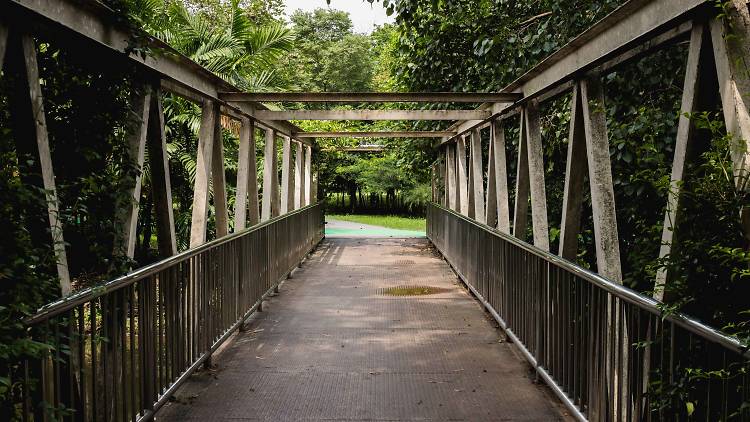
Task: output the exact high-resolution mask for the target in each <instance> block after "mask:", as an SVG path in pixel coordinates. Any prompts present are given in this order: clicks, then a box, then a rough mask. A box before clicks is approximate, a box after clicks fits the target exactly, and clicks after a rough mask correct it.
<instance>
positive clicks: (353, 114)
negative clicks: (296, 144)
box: [255, 110, 490, 120]
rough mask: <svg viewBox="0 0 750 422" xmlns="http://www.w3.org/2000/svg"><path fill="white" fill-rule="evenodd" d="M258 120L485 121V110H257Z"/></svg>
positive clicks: (487, 112) (487, 113) (486, 112)
mask: <svg viewBox="0 0 750 422" xmlns="http://www.w3.org/2000/svg"><path fill="white" fill-rule="evenodd" d="M255 117H256V118H258V119H260V120H470V119H486V118H488V117H490V112H489V111H485V110H285V111H269V110H258V111H256V112H255Z"/></svg>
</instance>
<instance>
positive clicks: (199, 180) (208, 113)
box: [190, 101, 219, 248]
mask: <svg viewBox="0 0 750 422" xmlns="http://www.w3.org/2000/svg"><path fill="white" fill-rule="evenodd" d="M218 120H219V110H218V107H217V105H216V104H215V103H214V102H213V101H206V102H205V103H204V104H203V110H202V112H201V126H200V132H199V134H198V157H197V159H196V165H195V185H194V188H193V215H192V220H191V224H190V247H191V248H194V247H196V246H200V245H202V244H204V243H205V242H206V228H207V226H208V224H207V220H208V200H209V181H210V180H211V171H212V169H213V166H212V164H211V160H212V158H213V155H214V142H215V141H216V139H215V137H216V125H217V124H218Z"/></svg>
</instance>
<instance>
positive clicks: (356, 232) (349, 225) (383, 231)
mask: <svg viewBox="0 0 750 422" xmlns="http://www.w3.org/2000/svg"><path fill="white" fill-rule="evenodd" d="M326 237H328V238H337V237H370V238H374V237H378V238H380V237H393V238H406V237H425V232H424V230H422V231H416V230H398V229H391V228H388V227H382V226H373V225H370V224H363V223H354V222H351V221H343V220H334V219H332V218H330V217H326Z"/></svg>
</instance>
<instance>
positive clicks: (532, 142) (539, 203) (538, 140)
mask: <svg viewBox="0 0 750 422" xmlns="http://www.w3.org/2000/svg"><path fill="white" fill-rule="evenodd" d="M525 117H526V125H525V126H526V142H527V147H528V149H527V150H528V154H529V157H528V168H529V192H530V193H531V224H532V228H533V233H534V246H536V247H538V248H540V249H543V250H545V251H549V224H548V222H547V192H546V188H545V184H544V156H543V150H542V131H541V127H540V123H539V104H538V103H537V102H536V101H532V102H531V103H530V104H528V105H527V106H526V113H525Z"/></svg>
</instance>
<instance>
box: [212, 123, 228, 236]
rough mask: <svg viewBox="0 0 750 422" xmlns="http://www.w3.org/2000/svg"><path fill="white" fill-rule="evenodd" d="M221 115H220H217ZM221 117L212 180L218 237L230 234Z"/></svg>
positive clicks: (216, 137)
mask: <svg viewBox="0 0 750 422" xmlns="http://www.w3.org/2000/svg"><path fill="white" fill-rule="evenodd" d="M217 117H219V116H217ZM220 120H221V119H220V118H217V119H216V131H215V133H214V153H213V159H212V160H211V167H212V169H211V180H212V182H213V195H214V212H215V213H216V216H215V217H216V238H217V239H218V238H220V237H224V236H226V235H228V234H229V209H228V205H227V181H226V172H225V171H224V140H223V136H222V133H221V121H220Z"/></svg>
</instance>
